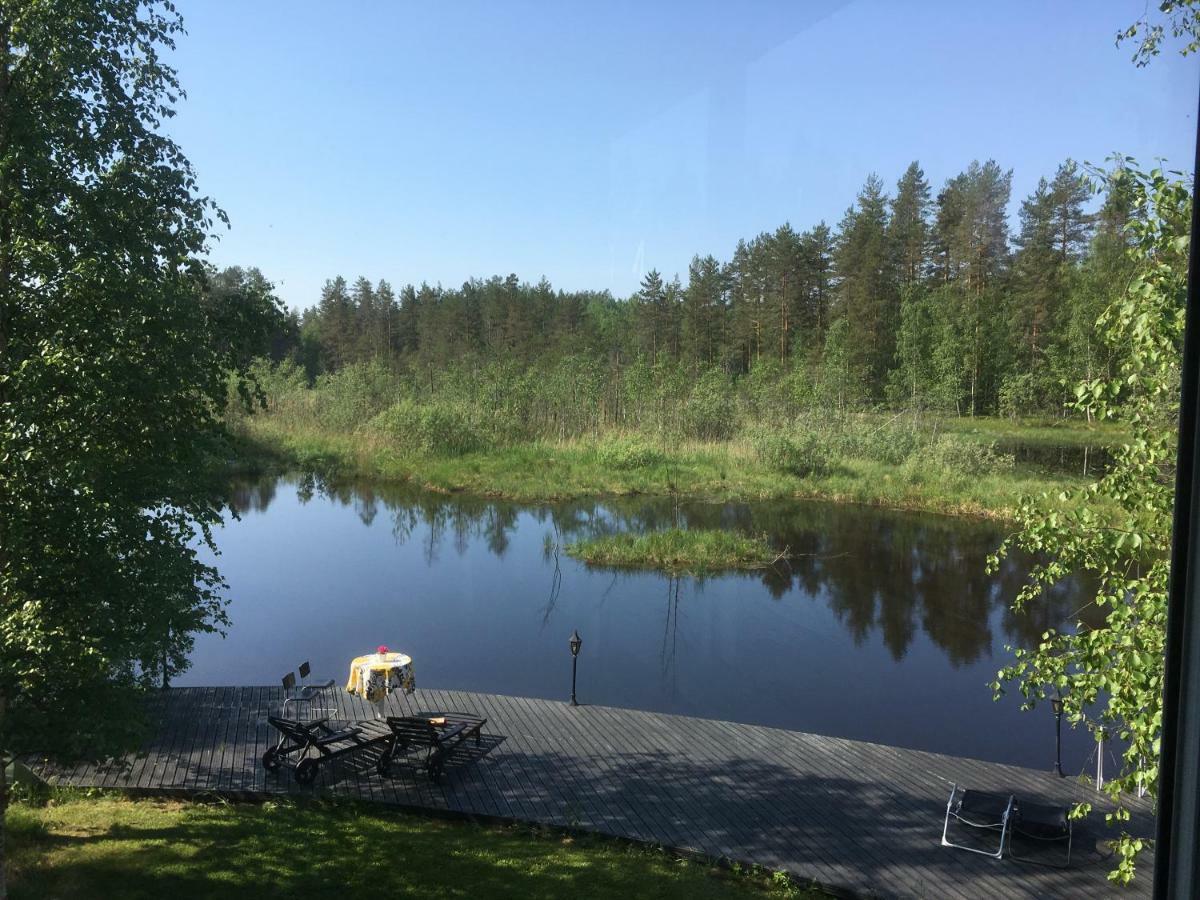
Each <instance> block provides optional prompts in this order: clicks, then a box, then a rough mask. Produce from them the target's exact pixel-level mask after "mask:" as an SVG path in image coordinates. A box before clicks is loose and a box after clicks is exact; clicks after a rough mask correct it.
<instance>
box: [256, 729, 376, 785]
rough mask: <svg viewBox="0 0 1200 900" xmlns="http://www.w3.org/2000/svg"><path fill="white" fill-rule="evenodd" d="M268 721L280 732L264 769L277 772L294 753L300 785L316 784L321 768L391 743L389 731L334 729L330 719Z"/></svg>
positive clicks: (268, 752)
mask: <svg viewBox="0 0 1200 900" xmlns="http://www.w3.org/2000/svg"><path fill="white" fill-rule="evenodd" d="M267 721H268V722H270V723H271V725H272V726H274V728H275V729H276V730H277V731H278V732H279V743H277V744H276V745H275V746H274V747H269V748H267V751H266V752H265V753H264V754H263V755H262V764H263V768H264V769H266V770H267V771H268V772H274V771H275V770H276V769H278V768H279V766H280V764H281V763H282V762H283V761H284V759H286V758H287V757H289V756H291V755H292V754H298V755H299V759H297V761H296V771H295V778H296V783H297V784H312V783H313V781H315V780H316V777H317V772H318V771H319V770H320V768H321V765H322V764H324V763H327V762H331V761H333V760H335V759H338V758H339V757H343V756H348V755H349V754H351V753H357V752H359V751H360V750H365V749H366V748H367V747H374V746H379V745H381V744H384V743H387V742H390V741H391V740H392V735H391V734H390V733H389V732H386V731H380V732H378V733H375V734H370V735H368V734H366V733H365V732H364V730H363V728H362V727H361V726H358V725H353V726H350V727H347V728H333V727H331V726H330V725H329V720H328V719H316V720H314V721H312V722H301V721H299V720H298V719H285V718H282V717H280V716H267ZM313 753H315V754H316V755H315V756H314V755H311V754H313Z"/></svg>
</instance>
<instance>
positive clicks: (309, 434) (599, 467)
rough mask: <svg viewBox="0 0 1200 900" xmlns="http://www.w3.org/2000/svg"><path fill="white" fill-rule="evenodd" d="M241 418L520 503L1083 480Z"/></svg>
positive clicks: (345, 468)
mask: <svg viewBox="0 0 1200 900" xmlns="http://www.w3.org/2000/svg"><path fill="white" fill-rule="evenodd" d="M975 421H976V422H979V421H981V420H975ZM244 427H245V428H246V429H247V433H248V435H249V437H250V439H251V441H252V443H254V444H255V445H257V446H259V447H260V448H269V449H270V451H271V452H272V453H275V454H277V456H278V457H279V458H280V459H282V460H286V461H288V462H290V463H291V464H296V465H300V466H302V467H313V468H317V469H319V470H322V471H325V472H329V473H334V474H344V475H364V476H368V477H376V478H383V479H390V480H404V481H410V482H412V483H414V484H417V485H420V486H423V487H426V488H429V489H431V490H435V491H440V492H445V493H460V492H461V493H469V494H473V495H480V496H496V497H504V498H507V499H511V500H516V501H519V502H538V501H544V500H556V499H563V500H566V499H575V498H580V497H604V496H621V495H636V494H649V495H672V494H675V495H679V496H685V497H691V498H696V499H703V500H713V501H735V500H772V499H785V498H812V499H825V500H833V501H837V502H844V503H862V504H869V505H876V506H885V507H889V508H895V509H919V510H928V511H931V512H941V513H950V514H957V515H968V516H978V517H987V518H1011V517H1012V513H1013V511H1014V510H1015V509H1016V507H1017V504H1018V502H1019V500H1020V498H1021V497H1022V496H1026V495H1031V494H1040V493H1042V492H1051V493H1057V492H1058V491H1060V490H1062V489H1064V488H1070V487H1075V486H1078V485H1081V484H1083V483H1084V481H1085V480H1084V479H1083V478H1081V477H1079V476H1071V475H1065V474H1062V473H1049V472H1047V471H1045V470H1044V469H1042V468H1040V467H1037V466H1032V465H1022V464H1020V463H1018V464H1017V465H1015V466H1013V467H1012V468H1009V469H1006V470H1002V471H996V472H987V473H983V474H970V475H968V474H963V473H961V472H956V471H952V470H948V469H946V468H943V467H939V466H937V465H934V464H931V463H926V462H925V461H923V459H922V458H921V456H920V455H919V454H918V455H916V456H915V458H913V459H912V460H910V461H909V462H908V463H907V464H905V465H890V464H888V463H885V462H881V461H877V460H871V459H863V458H860V457H848V456H843V457H838V458H836V459H833V460H832V461H831V465H830V466H829V467H828V468H827V470H826V471H823V472H821V473H820V474H812V475H807V476H798V475H793V474H789V473H784V472H779V471H776V470H773V469H770V468H768V467H767V466H765V465H764V464H763V463H762V462H760V461H759V459H758V458H757V457H756V454H755V451H754V448H753V447H752V445H751V444H750V443H749V442H748V441H745V440H742V439H733V440H729V441H719V442H703V441H687V442H669V443H668V442H655V445H656V446H657V448H658V449H659V451H661V452H660V453H659V454H658V459H657V460H656V461H654V462H653V463H651V464H649V465H645V466H641V467H637V468H614V467H613V466H612V465H610V464H607V463H605V462H604V461H603V460H602V459H601V452H600V450H601V448H602V447H603V446H604V445H605V443H606V442H607V441H611V440H617V439H620V436H616V435H614V436H612V437H609V436H602V437H590V438H575V439H570V440H564V441H531V442H525V443H519V444H515V445H510V446H503V447H496V448H494V449H492V450H489V451H487V452H477V453H468V454H465V455H462V456H435V455H421V454H413V453H408V452H404V451H402V450H400V449H398V448H396V447H394V446H392V445H390V444H389V443H388V442H387V441H386V440H384V439H382V438H380V437H379V436H377V435H372V434H369V433H364V432H354V433H337V432H330V431H326V430H323V429H319V428H317V427H315V426H312V425H308V424H306V423H301V422H295V421H291V422H285V421H282V420H280V419H278V418H274V417H256V418H254V419H252V420H250V421H249V422H248V423H247V424H246V425H245V426H244ZM646 440H649V439H646Z"/></svg>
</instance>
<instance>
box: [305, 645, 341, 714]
mask: <svg viewBox="0 0 1200 900" xmlns="http://www.w3.org/2000/svg"><path fill="white" fill-rule="evenodd" d="M311 675H312V667H311V666H310V665H309V664H308V660H307V659H306V660H305V661H304V662H302V663H300V685H299V688H300V691H301V692H302V693H305V694H307V695H308V697H309V698H310V715H311V713H312V712H313V711H316V712H323V713H326V714H328V715H329V716H331V717H332V716H336V715H337V713H338V710H337V705H336V704H331V705H328V706H320V707H312V706H311V701H312V700H315V699H317V698H318V697H320V698H323V697H324V696H325V692H326V691H329V690H331V689H332V688H333V686H334V684H335V683H336V682H335V681H334V680H333V679H332V678H323V679H321V680H319V681H310V680H309V678H310V676H311Z"/></svg>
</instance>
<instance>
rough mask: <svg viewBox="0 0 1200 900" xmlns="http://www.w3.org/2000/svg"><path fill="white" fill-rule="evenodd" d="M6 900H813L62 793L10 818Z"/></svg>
mask: <svg viewBox="0 0 1200 900" xmlns="http://www.w3.org/2000/svg"><path fill="white" fill-rule="evenodd" d="M7 824H8V839H9V842H8V852H9V891H10V897H11V898H12V900H34V898H38V900H43V898H46V900H49V898H63V900H66V898H72V900H91V898H96V900H142V898H144V900H191V898H200V897H205V898H208V897H213V898H220V900H240V898H247V900H248V898H261V897H288V898H293V897H294V898H336V900H354V898H359V897H363V898H366V897H388V898H401V897H406V898H407V897H414V898H422V897H429V898H435V897H436V898H441V897H463V898H471V900H478V898H503V897H512V898H531V900H536V898H546V900H560V898H569V897H578V898H581V900H583V898H601V900H603V898H619V900H632V898H635V897H637V898H642V897H662V898H667V897H679V898H686V900H706V898H714V900H716V898H751V897H759V898H767V897H814V898H815V897H817V896H820V895H818V894H815V893H812V892H810V891H807V890H801V889H799V888H797V887H795V886H794V885H792V884H790V883H788V882H787V881H786V879H783V878H772V877H770V876H769V875H763V874H745V873H733V872H729V871H726V870H722V869H717V868H714V867H711V866H707V865H704V864H702V863H697V862H691V861H683V860H679V859H677V858H675V857H673V856H670V855H668V854H666V853H662V852H657V851H654V850H648V849H645V848H641V847H635V846H631V845H628V844H624V843H619V842H615V841H608V840H604V839H601V838H598V837H597V838H593V837H584V838H570V837H564V836H563V835H561V834H556V833H550V832H536V831H534V830H532V829H529V828H518V827H488V826H480V825H471V824H464V823H459V822H449V821H443V820H438V819H427V818H422V817H419V816H412V815H406V814H402V813H398V812H391V811H387V810H379V809H371V808H369V807H366V806H364V805H361V804H344V803H339V804H324V803H315V804H305V805H293V804H291V803H267V804H262V805H251V804H216V803H213V804H202V803H182V802H178V801H173V800H131V799H126V798H122V797H119V796H113V795H102V796H95V797H86V796H82V795H64V796H60V797H57V798H56V799H54V800H52V801H50V802H49V803H48V804H46V805H25V804H21V803H18V804H14V805H13V806H12V807H11V808H10V809H9V813H8V817H7Z"/></svg>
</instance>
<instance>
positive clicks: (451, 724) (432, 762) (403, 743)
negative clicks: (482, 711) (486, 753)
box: [375, 712, 487, 781]
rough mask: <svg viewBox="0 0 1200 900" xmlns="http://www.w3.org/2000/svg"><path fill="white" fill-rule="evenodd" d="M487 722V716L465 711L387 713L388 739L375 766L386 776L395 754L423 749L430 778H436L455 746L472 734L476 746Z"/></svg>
mask: <svg viewBox="0 0 1200 900" xmlns="http://www.w3.org/2000/svg"><path fill="white" fill-rule="evenodd" d="M486 723H487V719H485V718H482V717H481V716H473V715H468V714H467V713H442V712H438V713H419V714H417V715H413V716H388V718H387V724H388V728H389V729H391V735H390V737H391V740H390V743H389V744H388V745H387V746H386V747H385V748H384V751H383V754H382V755H381V756H380V757H379V760H378V761H377V762H376V764H375V768H376V770H377V771H378V772H379V774H380V775H384V776H386V775H387V774H388V770H389V768H390V767H391V764H392V760H393V759H395V758H396V756H398V755H401V756H402V755H406V754H408V753H409V752H410V751H413V750H416V751H421V750H423V751H424V752H425V760H424V766H425V771H426V772H428V773H429V777H430V778H431V779H433V780H434V781H439V780H440V779H441V777H442V772H443V771H444V769H445V767H446V760H447V758H448V757H449V756H450V754H451V753H452V752H454V748H455V747H457V746H458V745H459V744H461V743H462V742H463V741H465V740H467V739H468V738H471V737H473V738H474V739H475V746H479V738H480V733H481V731H482V729H483V726H484V725H485V724H486Z"/></svg>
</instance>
